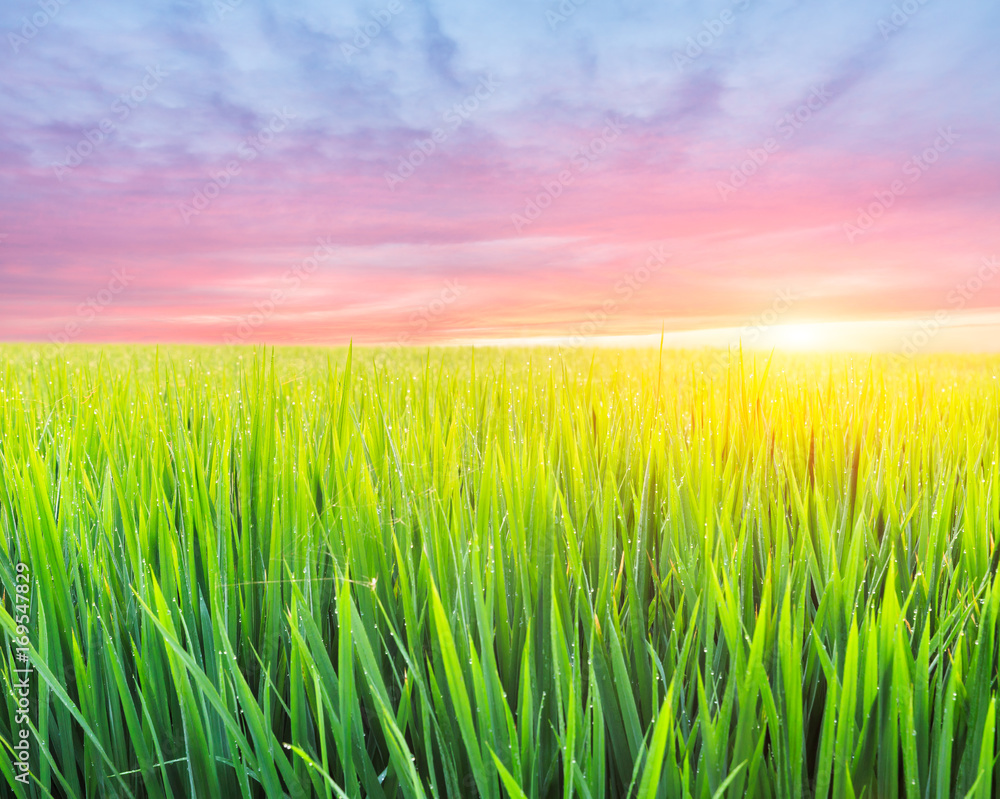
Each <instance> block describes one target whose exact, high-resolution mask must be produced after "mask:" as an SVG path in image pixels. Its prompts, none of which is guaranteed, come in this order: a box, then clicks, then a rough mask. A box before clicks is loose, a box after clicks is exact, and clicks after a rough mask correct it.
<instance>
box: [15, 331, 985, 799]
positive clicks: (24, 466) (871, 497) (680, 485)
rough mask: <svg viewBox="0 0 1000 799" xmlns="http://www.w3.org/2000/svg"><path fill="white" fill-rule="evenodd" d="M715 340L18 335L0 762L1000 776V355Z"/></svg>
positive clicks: (845, 786) (351, 784)
mask: <svg viewBox="0 0 1000 799" xmlns="http://www.w3.org/2000/svg"><path fill="white" fill-rule="evenodd" d="M718 363H719V356H718V354H717V353H710V352H705V353H670V352H664V353H662V355H661V354H660V353H658V352H656V351H644V350H636V351H628V352H622V353H620V352H613V351H608V350H601V351H597V352H591V351H571V352H560V351H558V350H544V349H533V350H509V349H508V350H481V351H477V352H475V353H473V352H472V351H470V350H467V349H441V350H430V351H405V350H357V349H355V350H354V351H353V353H350V352H349V351H347V350H336V351H321V350H294V349H288V350H277V351H274V352H272V351H267V352H261V351H256V352H255V351H253V350H249V349H225V350H199V349H184V348H171V349H165V350H161V351H159V352H157V351H154V350H146V349H143V350H126V349H114V348H111V349H106V350H104V351H100V350H98V349H96V348H87V347H79V348H74V347H71V348H68V349H66V350H64V351H57V350H55V349H53V348H45V347H32V346H6V347H3V348H0V582H2V586H3V600H2V603H0V605H2V608H3V609H2V610H0V643H2V645H3V651H2V658H3V660H2V666H0V685H2V688H3V690H2V695H0V748H2V749H3V750H4V754H3V755H2V756H0V793H4V794H6V795H14V796H19V797H24V796H50V795H51V796H67V797H85V796H86V797H102V796H122V797H125V796H137V797H138V796H149V797H182V796H189V795H197V796H205V797H217V796H222V797H226V798H227V799H231V798H233V797H263V796H268V797H271V796H283V795H289V796H292V797H303V796H318V797H343V796H349V797H357V796H368V797H396V796H401V797H422V796H439V797H474V796H477V795H478V796H482V797H501V796H511V797H525V796H526V797H532V799H535V798H536V797H570V796H577V797H586V798H588V799H596V798H597V797H617V796H626V795H634V796H640V797H687V796H691V797H698V799H702V798H704V799H715V797H724V796H727V797H738V796H744V795H749V796H758V797H807V796H808V797H812V796H834V797H850V796H858V797H861V796H865V797H879V798H881V797H897V796H899V797H907V799H917V797H921V799H926V798H928V797H943V796H960V797H964V796H972V797H978V798H979V799H987V797H990V796H991V795H992V796H997V795H1000V769H998V768H997V766H996V757H997V736H996V734H995V733H996V697H997V693H998V677H997V670H998V643H1000V642H998V637H1000V636H998V629H997V628H998V616H1000V580H998V577H997V565H998V559H1000V552H998V549H997V545H996V538H997V530H998V527H1000V466H998V457H1000V385H998V383H1000V381H998V379H997V375H998V373H1000V360H998V359H995V358H993V359H988V358H979V357H975V358H973V357H968V358H958V357H953V358H928V359H923V360H921V359H918V360H917V361H915V362H913V363H908V362H897V361H893V360H890V359H888V358H885V359H878V358H876V359H874V360H871V361H869V360H868V359H853V360H852V359H850V358H848V357H825V356H824V357H819V356H812V357H806V356H800V357H774V358H773V359H770V360H769V359H767V358H761V357H759V356H758V357H757V358H756V359H753V358H750V357H746V358H744V359H741V358H739V357H735V358H734V359H733V360H732V361H731V362H730V363H729V364H728V366H726V367H724V368H722V369H718V368H716V367H717V366H718ZM19 564H21V568H22V570H23V569H27V573H28V574H30V579H31V582H30V594H29V597H30V619H29V621H28V624H26V625H24V626H25V627H27V629H28V637H29V639H30V645H29V648H28V650H29V655H28V657H29V660H30V665H31V667H32V668H33V675H32V678H31V691H30V694H31V711H30V720H29V722H28V728H29V730H30V733H29V734H30V741H31V747H32V748H31V761H30V765H31V777H30V782H29V784H28V785H27V786H26V785H25V784H24V783H22V782H19V781H17V780H16V779H15V775H16V774H17V771H16V769H15V767H14V766H13V765H12V759H13V756H14V750H13V748H12V747H13V746H14V743H15V742H16V741H17V740H18V736H19V735H20V729H21V728H22V727H23V726H24V725H21V724H19V723H18V716H17V710H18V704H17V699H16V692H15V691H14V690H13V685H14V682H15V681H16V679H17V673H16V672H15V671H14V669H15V668H18V667H23V665H24V664H23V663H20V662H19V661H18V660H17V659H16V657H15V652H16V648H17V640H18V638H19V637H20V636H19V635H18V629H17V624H16V621H17V620H16V619H15V618H14V612H15V611H14V606H13V602H14V598H15V597H16V596H18V594H17V579H16V575H17V569H18V567H19ZM22 595H23V592H22Z"/></svg>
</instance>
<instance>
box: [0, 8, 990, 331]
mask: <svg viewBox="0 0 1000 799" xmlns="http://www.w3.org/2000/svg"><path fill="white" fill-rule="evenodd" d="M998 33H1000V5H998V4H997V3H996V2H994V1H991V0H949V2H945V0H927V2H923V3H921V2H919V1H918V0H906V2H889V0H844V1H842V2H838V3H824V4H816V3H805V2H789V1H783V0H774V1H773V2H767V1H766V0H738V1H737V2H732V1H731V0H727V1H723V2H670V0H666V1H661V2H640V1H639V0H617V1H614V0H582V2H579V3H578V4H577V3H574V2H573V0H564V2H562V3H559V2H536V1H532V2H519V1H518V0H513V1H512V2H504V3H483V2H469V0H461V1H460V0H448V2H422V1H421V0H373V1H372V2H330V1H329V0H328V1H327V2H320V1H319V0H315V1H310V0H283V1H282V2H278V0H242V2H240V0H200V1H195V0H176V1H175V2H166V1H165V0H151V1H150V2H144V3H141V4H140V3H126V2H122V1H121V0H62V2H60V0H41V2H38V1H37V0H35V1H34V2H31V1H26V0H5V2H4V3H3V5H2V7H0V34H2V36H3V41H0V74H2V75H3V78H2V87H0V240H2V243H0V339H15V340H40V341H45V340H59V341H93V340H105V341H112V340H114V341H125V340H131V341H202V342H219V343H221V342H223V341H229V342H232V341H246V342H251V341H268V342H274V343H281V342H287V343H291V342H300V343H327V342H329V343H339V342H344V341H346V340H347V339H349V338H353V339H354V340H355V341H359V342H375V341H400V342H407V343H424V342H429V341H442V340H468V339H477V338H483V337H501V338H510V337H517V336H539V337H542V336H555V337H568V338H576V337H588V336H592V335H599V336H608V335H617V334H649V333H654V332H656V333H658V332H659V331H660V330H661V328H662V327H664V326H665V327H666V329H667V330H682V329H689V328H734V329H737V330H739V329H744V328H745V327H747V326H756V325H759V324H761V321H760V320H762V319H765V318H766V319H767V320H768V321H767V325H768V326H770V325H772V324H774V323H777V324H802V323H805V322H816V321H841V322H843V321H851V320H927V319H933V318H935V314H936V315H937V318H939V320H940V324H941V325H944V326H950V325H954V324H955V320H956V319H959V318H964V316H963V315H968V314H969V313H974V314H978V315H979V316H977V318H980V317H982V316H983V314H985V315H986V316H987V317H989V314H990V313H992V309H994V308H997V307H1000V277H997V276H996V275H995V274H994V273H995V272H996V271H998V267H996V266H995V265H991V264H994V263H995V262H994V261H991V259H992V258H993V257H994V256H996V255H1000V229H998V220H1000V215H998V212H1000V154H998V148H997V141H998V138H997V133H998V130H1000V124H998V123H1000V80H998V78H1000V49H998V48H997V47H996V38H997V34H998ZM956 292H957V293H956ZM914 324H915V322H914ZM796 329H797V330H803V328H796ZM907 329H909V328H907ZM913 329H916V328H913ZM970 329H974V330H979V331H980V332H978V333H974V334H972V335H973V337H974V338H975V337H977V336H981V330H982V328H977V327H976V326H975V325H973V326H972V328H970ZM893 341H895V339H893ZM888 346H889V347H890V348H891V347H892V346H894V345H893V344H892V342H890V344H889V345H888Z"/></svg>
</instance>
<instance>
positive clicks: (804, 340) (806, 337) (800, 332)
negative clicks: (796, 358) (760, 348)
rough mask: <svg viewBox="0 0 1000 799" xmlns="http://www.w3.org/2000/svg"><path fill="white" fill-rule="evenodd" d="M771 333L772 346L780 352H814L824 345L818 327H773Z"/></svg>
mask: <svg viewBox="0 0 1000 799" xmlns="http://www.w3.org/2000/svg"><path fill="white" fill-rule="evenodd" d="M771 333H772V335H771V336H770V338H771V339H772V342H773V345H774V346H775V347H776V348H778V349H782V350H814V349H818V348H820V347H821V346H822V345H823V343H824V336H823V332H822V330H821V329H820V326H819V325H810V324H792V325H775V326H774V327H773V328H772V330H771Z"/></svg>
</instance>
